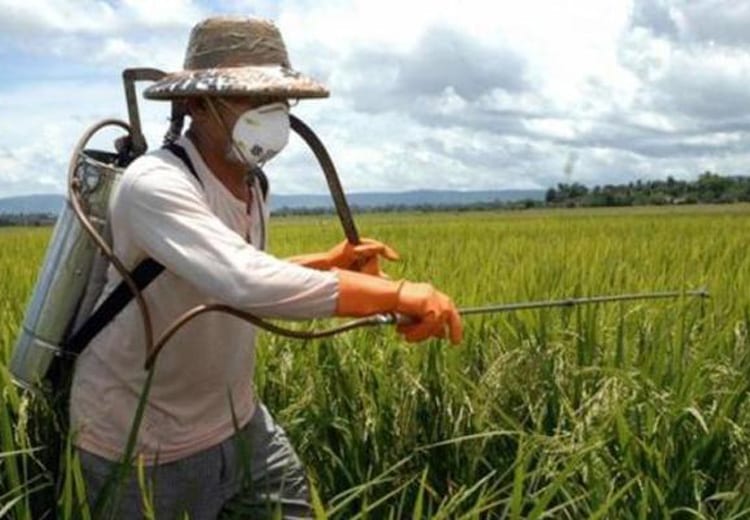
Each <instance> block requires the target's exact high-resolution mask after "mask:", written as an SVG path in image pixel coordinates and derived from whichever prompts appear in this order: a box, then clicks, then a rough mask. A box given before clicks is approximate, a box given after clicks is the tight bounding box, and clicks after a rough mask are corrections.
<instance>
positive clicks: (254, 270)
mask: <svg viewBox="0 0 750 520" xmlns="http://www.w3.org/2000/svg"><path fill="white" fill-rule="evenodd" d="M123 190H124V192H123V193H122V195H121V203H122V212H123V214H124V216H125V218H126V219H127V222H128V227H129V231H130V234H131V236H132V239H133V241H134V242H135V243H136V245H137V246H138V247H140V248H142V249H143V251H144V252H145V254H146V255H148V256H150V257H152V258H153V259H154V260H156V261H158V262H160V263H161V264H163V265H164V266H165V267H166V268H167V269H168V270H169V271H171V272H173V273H175V274H176V275H178V276H180V277H181V278H183V279H185V280H187V281H188V282H190V283H191V284H193V285H194V286H196V287H197V288H199V290H200V291H201V292H203V293H205V294H206V295H207V296H208V297H210V298H211V299H213V300H215V301H219V302H222V303H225V304H227V305H231V306H232V307H235V308H237V309H241V310H245V311H248V312H252V313H254V314H257V315H258V316H262V317H278V318H292V319H305V318H320V317H327V316H331V315H333V313H334V310H335V307H336V299H337V296H338V276H337V275H336V273H334V272H321V271H315V270H313V269H306V268H303V267H300V266H297V265H294V264H291V263H289V262H285V261H283V260H280V259H278V258H275V257H273V256H271V255H269V254H267V253H264V252H263V251H259V250H258V249H256V248H255V247H253V246H252V245H251V244H248V243H247V242H245V240H244V239H243V238H242V237H241V236H240V235H238V234H237V233H235V232H234V231H233V230H232V229H230V228H229V227H227V226H226V225H225V224H224V223H223V222H222V221H221V220H220V219H219V218H218V217H217V216H216V215H215V214H214V213H212V212H211V210H210V208H209V207H208V205H207V203H206V201H205V200H204V198H203V196H202V193H201V192H200V191H199V189H198V188H197V185H194V184H193V183H192V182H191V181H190V180H189V179H187V178H186V177H185V175H184V174H183V173H182V172H181V171H179V170H175V169H174V168H172V167H169V166H163V167H152V168H149V169H148V171H145V172H143V173H141V174H140V175H138V176H137V177H135V178H134V179H132V180H131V182H130V183H129V184H128V185H126V186H123Z"/></svg>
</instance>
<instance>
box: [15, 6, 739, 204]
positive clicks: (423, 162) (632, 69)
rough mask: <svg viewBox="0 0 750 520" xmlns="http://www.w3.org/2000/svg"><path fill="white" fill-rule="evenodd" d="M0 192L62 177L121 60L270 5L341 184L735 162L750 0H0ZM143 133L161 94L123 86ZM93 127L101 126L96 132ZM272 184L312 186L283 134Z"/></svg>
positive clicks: (504, 182)
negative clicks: (312, 95)
mask: <svg viewBox="0 0 750 520" xmlns="http://www.w3.org/2000/svg"><path fill="white" fill-rule="evenodd" d="M0 12H2V13H3V16H2V17H0V113H1V114H2V116H1V117H0V197H2V196H13V195H23V194H31V193H62V192H63V191H64V179H65V174H66V171H65V170H66V165H67V162H68V158H69V154H70V152H71V150H72V148H73V146H74V144H75V142H76V141H77V139H78V137H79V136H80V134H81V133H82V132H83V131H84V130H85V129H86V128H87V126H89V125H90V124H92V123H94V122H96V121H98V120H100V119H102V118H105V117H116V118H125V117H126V113H125V101H124V96H123V94H122V84H121V80H120V73H121V71H122V69H123V68H125V67H130V66H149V67H156V68H161V69H163V70H167V71H169V70H175V69H178V68H179V67H180V66H181V63H182V58H183V53H184V49H185V44H186V41H187V36H188V33H189V31H190V28H191V27H192V25H194V24H195V23H196V22H198V21H199V20H201V19H202V18H204V17H206V16H210V15H211V14H220V13H231V14H245V15H255V16H262V17H266V18H272V19H274V20H275V21H276V23H277V24H278V25H279V27H280V29H281V30H282V33H283V34H284V37H285V40H286V43H287V46H288V48H289V53H290V56H291V60H292V64H293V65H294V66H295V67H296V68H298V69H299V70H302V71H304V72H307V73H310V74H311V75H313V76H315V77H317V78H318V79H320V80H322V81H324V82H325V83H326V84H327V85H328V86H329V87H330V89H331V92H332V96H331V98H329V99H327V100H316V101H306V102H302V103H300V104H299V105H298V106H297V107H295V109H294V111H295V113H296V114H297V115H299V116H300V117H302V118H303V119H305V120H306V121H307V122H308V124H310V125H311V126H312V127H313V128H314V129H315V130H316V131H317V132H318V133H319V135H320V136H321V138H322V139H323V141H324V142H325V143H326V144H327V145H328V147H329V150H330V152H331V154H332V156H333V158H334V160H335V162H336V164H337V166H338V169H339V170H340V173H341V177H342V182H343V184H344V186H345V188H346V189H347V190H348V191H376V190H377V191H392V190H396V191H399V190H408V189H420V188H437V189H474V190H476V189H511V188H546V187H548V186H551V185H553V184H555V183H557V182H573V181H576V182H583V183H586V184H603V183H619V182H629V181H635V180H636V179H653V178H665V177H666V176H667V175H672V176H674V177H677V178H685V179H689V178H694V177H696V176H697V175H698V174H699V173H701V172H703V171H705V170H712V171H718V172H721V173H725V174H735V175H744V174H746V173H747V165H748V159H750V155H749V152H748V148H749V147H748V146H747V144H748V139H747V138H748V131H749V130H750V88H748V85H750V32H749V31H747V27H750V5H749V4H748V3H746V2H736V1H729V0H608V1H606V2H602V1H600V0H578V1H576V2H556V1H553V0H526V1H524V2H518V1H517V0H513V1H510V0H507V1H506V0H498V1H495V2H486V1H485V0H460V1H458V0H434V1H432V2H429V3H427V2H403V1H402V0H380V1H377V2H374V1H371V0H347V1H344V0H318V1H314V2H313V1H299V0H298V1H285V0H280V1H278V2H274V1H260V2H254V1H243V0H225V1H213V2H209V1H205V0H204V1H191V0H160V1H159V2H153V1H150V0H124V1H120V0H110V1H102V0H23V1H19V0H0ZM141 109H142V116H143V124H144V128H145V131H146V135H147V138H148V139H149V141H150V142H151V143H152V145H154V146H155V145H156V144H157V143H158V142H159V141H160V140H161V136H162V134H163V133H164V130H165V127H166V118H167V105H165V104H163V103H158V102H150V101H143V100H141ZM108 140H109V137H108V136H107V137H106V138H104V139H102V142H101V144H102V146H106V145H107V144H108ZM269 174H270V175H271V177H272V181H273V185H274V189H275V191H277V192H279V193H323V192H325V191H326V188H325V184H324V182H323V179H322V177H321V175H320V173H319V172H318V171H317V169H316V167H315V165H314V163H313V161H312V158H311V157H310V156H309V153H308V152H307V151H306V150H305V149H304V147H302V145H301V144H300V143H299V142H296V141H294V140H293V141H292V143H291V144H290V146H289V148H288V149H287V150H285V152H284V153H283V154H282V155H281V156H280V157H279V158H278V159H276V160H274V161H273V163H272V164H271V165H269Z"/></svg>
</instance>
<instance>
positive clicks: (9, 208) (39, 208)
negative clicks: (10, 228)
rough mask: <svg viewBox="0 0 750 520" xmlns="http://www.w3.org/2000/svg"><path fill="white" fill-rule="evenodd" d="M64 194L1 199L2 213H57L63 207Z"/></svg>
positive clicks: (0, 212) (0, 209)
mask: <svg viewBox="0 0 750 520" xmlns="http://www.w3.org/2000/svg"><path fill="white" fill-rule="evenodd" d="M63 199H64V197H63V196H62V195H27V196H24V197H8V198H4V199H0V214H3V213H5V214H15V215H17V214H31V213H50V214H52V215H57V214H59V213H60V210H61V209H62V207H63V202H64V200H63Z"/></svg>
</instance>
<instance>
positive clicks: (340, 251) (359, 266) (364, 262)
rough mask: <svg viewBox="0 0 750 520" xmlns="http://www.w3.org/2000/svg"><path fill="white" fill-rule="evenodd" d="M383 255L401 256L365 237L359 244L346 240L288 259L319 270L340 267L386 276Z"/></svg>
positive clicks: (390, 256)
mask: <svg viewBox="0 0 750 520" xmlns="http://www.w3.org/2000/svg"><path fill="white" fill-rule="evenodd" d="M381 256H382V257H383V258H385V259H386V260H392V261H393V260H398V258H399V256H398V253H397V252H396V251H394V250H393V249H392V248H390V247H388V246H387V245H385V244H383V243H382V242H378V241H377V240H372V239H370V238H363V239H362V240H361V241H360V243H359V244H357V245H352V244H351V243H349V242H348V241H346V240H344V241H343V242H341V243H340V244H338V245H336V246H335V247H333V248H332V249H330V250H328V251H326V252H325V253H313V254H310V255H301V256H293V257H292V258H287V261H289V262H293V263H295V264H298V265H301V266H304V267H309V268H311V269H317V270H319V271H329V270H331V269H333V268H338V269H346V270H348V271H359V272H361V273H367V274H371V275H374V276H382V277H386V275H385V274H384V273H383V272H382V271H381V270H380V263H379V258H380V257H381Z"/></svg>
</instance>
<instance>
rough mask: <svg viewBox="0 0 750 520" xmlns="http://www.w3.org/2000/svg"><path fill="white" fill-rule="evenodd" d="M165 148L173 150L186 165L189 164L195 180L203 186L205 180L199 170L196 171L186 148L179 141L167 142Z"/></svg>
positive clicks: (188, 166)
mask: <svg viewBox="0 0 750 520" xmlns="http://www.w3.org/2000/svg"><path fill="white" fill-rule="evenodd" d="M164 148H166V149H167V150H169V151H170V152H172V153H173V154H174V155H176V156H177V157H178V158H179V159H180V160H181V161H182V162H183V163H185V166H187V169H188V170H189V171H190V173H191V174H192V175H193V177H195V180H197V181H198V184H200V185H201V186H203V181H202V180H201V178H200V177H198V172H197V171H195V166H193V161H191V160H190V156H189V155H188V154H187V152H186V151H185V149H184V148H183V147H182V146H180V145H179V144H177V143H167V144H165V145H164Z"/></svg>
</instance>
